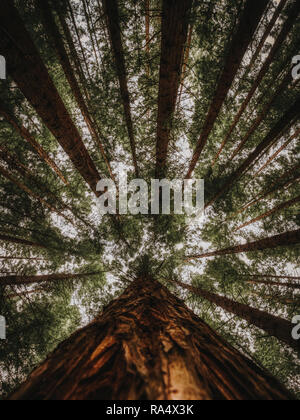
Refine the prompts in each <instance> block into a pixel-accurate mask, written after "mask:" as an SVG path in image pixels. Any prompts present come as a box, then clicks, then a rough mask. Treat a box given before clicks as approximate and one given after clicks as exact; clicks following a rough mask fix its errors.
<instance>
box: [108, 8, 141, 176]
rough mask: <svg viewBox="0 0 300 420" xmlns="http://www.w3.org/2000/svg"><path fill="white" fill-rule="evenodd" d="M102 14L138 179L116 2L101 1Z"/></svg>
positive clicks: (136, 173) (137, 173)
mask: <svg viewBox="0 0 300 420" xmlns="http://www.w3.org/2000/svg"><path fill="white" fill-rule="evenodd" d="M103 5H104V12H105V14H106V16H107V26H108V32H109V36H110V42H111V46H112V50H113V53H114V58H115V63H116V70H117V74H118V78H119V84H120V90H121V97H122V101H123V106H124V112H125V121H126V125H127V130H128V136H129V140H130V146H131V153H132V159H133V164H134V168H135V175H136V177H137V178H139V168H138V163H137V155H136V142H135V136H134V129H133V123H132V115H131V104H130V95H129V90H128V81H127V72H126V67H125V56H124V48H123V44H122V37H121V28H120V16H119V8H118V2H117V0H103Z"/></svg>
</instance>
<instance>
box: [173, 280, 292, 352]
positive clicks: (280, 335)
mask: <svg viewBox="0 0 300 420" xmlns="http://www.w3.org/2000/svg"><path fill="white" fill-rule="evenodd" d="M176 283H177V284H178V285H179V286H181V287H183V288H184V289H186V290H189V291H190V292H192V293H194V294H195V295H197V296H200V297H201V298H203V299H206V300H208V301H209V302H211V303H213V304H215V305H217V306H218V307H220V308H222V309H224V310H225V311H227V312H230V313H231V314H234V315H236V316H238V317H239V318H242V319H244V320H246V321H247V322H249V324H251V325H254V326H255V327H257V328H259V329H261V330H263V331H265V332H266V333H267V334H268V335H270V336H271V337H276V338H277V339H278V340H280V341H282V342H284V343H285V344H287V345H288V346H289V347H291V348H292V349H294V350H296V351H297V352H300V341H299V340H294V339H293V337H292V331H293V328H294V326H293V324H292V323H291V322H289V321H286V320H285V319H282V318H278V317H276V316H274V315H270V314H268V313H267V312H263V311H260V310H258V309H255V308H252V307H250V306H248V305H244V304H242V303H238V302H235V301H233V300H231V299H228V298H226V297H224V296H219V295H216V294H215V293H211V292H208V291H206V290H203V289H201V288H200V287H193V286H190V285H188V284H184V283H182V282H177V281H176Z"/></svg>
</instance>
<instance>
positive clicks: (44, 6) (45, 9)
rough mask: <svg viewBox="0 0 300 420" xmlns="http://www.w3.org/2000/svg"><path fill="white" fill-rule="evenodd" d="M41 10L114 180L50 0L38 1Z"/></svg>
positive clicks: (47, 28) (87, 122) (65, 71)
mask: <svg viewBox="0 0 300 420" xmlns="http://www.w3.org/2000/svg"><path fill="white" fill-rule="evenodd" d="M36 2H37V4H38V6H39V8H40V9H41V10H42V13H43V20H44V26H45V28H46V31H47V33H48V34H49V38H50V39H52V40H53V43H54V46H55V50H56V52H57V55H58V57H59V60H60V63H61V66H62V68H63V70H64V73H65V76H66V78H67V80H68V82H69V84H70V86H71V88H72V92H73V94H74V97H75V99H76V101H77V104H78V106H79V109H80V111H81V113H82V115H83V117H84V120H85V122H86V125H87V127H88V129H89V131H90V134H91V136H92V138H93V139H94V141H95V142H96V144H97V145H98V147H99V149H100V152H101V154H102V157H103V159H104V161H105V164H106V166H107V169H108V171H109V174H110V176H111V178H112V179H114V175H113V172H112V169H111V166H110V163H109V161H108V158H107V156H106V153H105V150H104V146H103V144H102V141H101V139H100V137H99V136H98V133H97V131H96V129H95V128H94V123H93V121H92V118H91V116H90V112H89V110H88V107H87V105H86V103H85V100H84V98H83V96H82V93H81V90H80V87H79V84H78V82H77V79H76V77H75V73H74V71H73V67H72V64H71V62H70V60H69V57H68V54H67V51H66V49H65V46H64V43H63V40H62V38H61V35H60V32H59V29H58V27H57V25H56V22H55V19H54V17H53V15H52V11H51V5H50V3H49V1H48V0H43V1H42V0H36Z"/></svg>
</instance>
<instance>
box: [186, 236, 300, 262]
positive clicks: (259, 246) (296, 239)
mask: <svg viewBox="0 0 300 420" xmlns="http://www.w3.org/2000/svg"><path fill="white" fill-rule="evenodd" d="M299 243H300V229H298V230H294V231H291V232H285V233H282V234H280V235H275V236H271V237H270V238H265V239H261V240H259V241H255V242H250V243H247V244H245V245H238V246H233V247H230V248H226V249H222V250H219V251H214V252H208V253H206V254H202V255H191V256H189V257H187V261H190V260H195V259H200V258H207V257H216V256H218V255H233V254H240V253H243V252H255V251H264V250H265V249H275V248H278V247H282V246H292V245H297V244H299Z"/></svg>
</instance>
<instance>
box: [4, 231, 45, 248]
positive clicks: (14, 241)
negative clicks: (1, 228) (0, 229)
mask: <svg viewBox="0 0 300 420" xmlns="http://www.w3.org/2000/svg"><path fill="white" fill-rule="evenodd" d="M0 241H4V242H8V243H12V244H18V245H25V246H32V247H35V248H45V249H46V247H45V246H44V245H41V244H38V243H36V242H31V241H27V239H21V238H15V237H12V236H8V235H2V233H0Z"/></svg>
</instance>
